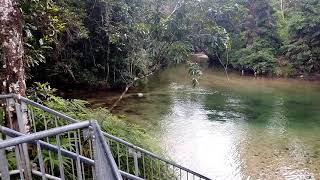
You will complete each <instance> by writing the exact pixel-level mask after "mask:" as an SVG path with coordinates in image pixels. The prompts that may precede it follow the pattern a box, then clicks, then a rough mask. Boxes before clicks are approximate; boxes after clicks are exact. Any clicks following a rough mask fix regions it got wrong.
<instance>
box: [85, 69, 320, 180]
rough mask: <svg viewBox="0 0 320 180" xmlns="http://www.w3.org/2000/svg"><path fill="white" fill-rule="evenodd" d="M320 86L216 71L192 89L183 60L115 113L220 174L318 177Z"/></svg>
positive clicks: (177, 154) (176, 153)
mask: <svg viewBox="0 0 320 180" xmlns="http://www.w3.org/2000/svg"><path fill="white" fill-rule="evenodd" d="M319 90H320V84H319V83H317V82H306V81H301V80H284V79H264V78H257V79H255V78H253V77H241V76H239V75H231V77H230V81H227V80H226V78H225V76H224V75H223V73H221V72H216V71H213V70H205V71H204V74H203V76H202V78H201V80H200V86H199V87H198V88H195V89H194V88H192V87H191V86H190V79H189V78H188V76H187V73H186V70H185V68H184V67H183V66H179V67H174V68H170V69H168V70H165V71H163V72H161V73H159V74H157V75H155V76H154V77H152V78H149V79H148V81H147V82H145V83H144V84H141V85H140V86H139V88H136V89H134V90H132V91H131V92H130V93H129V94H128V95H127V97H126V98H125V99H124V100H123V101H122V102H121V104H120V106H119V107H118V109H117V111H118V112H117V113H118V114H126V115H127V119H128V120H129V121H131V122H133V123H136V124H139V125H141V126H143V127H145V128H146V129H147V130H148V131H149V132H150V133H152V134H153V135H154V137H155V138H156V139H158V141H159V143H160V144H161V146H162V147H163V149H164V150H165V152H166V153H167V154H168V156H169V157H170V158H171V159H172V160H174V161H176V162H177V163H180V164H182V165H184V166H186V167H189V168H191V169H194V170H196V171H198V172H200V173H203V174H205V175H207V176H208V177H211V178H214V179H248V178H249V179H320V93H319V92H320V91H319ZM138 92H139V93H140V92H141V93H144V97H143V98H138V97H137V96H136V93H138ZM87 99H88V100H89V101H91V102H92V103H94V104H101V102H106V101H108V99H110V97H108V96H106V94H105V93H100V94H99V93H96V94H94V95H92V96H91V98H90V97H87Z"/></svg>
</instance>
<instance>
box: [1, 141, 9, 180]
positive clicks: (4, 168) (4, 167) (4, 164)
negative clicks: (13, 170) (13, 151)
mask: <svg viewBox="0 0 320 180" xmlns="http://www.w3.org/2000/svg"><path fill="white" fill-rule="evenodd" d="M0 136H1V135H0ZM0 141H2V139H1V137H0ZM0 173H1V176H0V177H1V179H10V174H9V168H8V161H7V158H6V154H5V151H4V149H0Z"/></svg>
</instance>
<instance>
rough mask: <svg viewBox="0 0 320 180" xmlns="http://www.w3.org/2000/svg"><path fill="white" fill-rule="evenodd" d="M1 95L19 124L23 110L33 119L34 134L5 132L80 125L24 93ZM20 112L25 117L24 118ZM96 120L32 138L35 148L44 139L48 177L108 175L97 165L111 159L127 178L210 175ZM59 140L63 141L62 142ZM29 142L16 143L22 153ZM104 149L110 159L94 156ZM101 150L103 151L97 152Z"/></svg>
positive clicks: (35, 131) (34, 172) (87, 177)
mask: <svg viewBox="0 0 320 180" xmlns="http://www.w3.org/2000/svg"><path fill="white" fill-rule="evenodd" d="M0 99H3V100H5V103H6V111H7V113H8V114H10V113H11V114H12V109H15V112H16V116H17V119H18V122H20V123H18V124H19V127H20V126H23V118H22V117H23V114H26V113H27V117H28V120H29V123H30V130H29V133H31V134H30V135H24V134H25V133H26V130H23V129H21V128H20V129H19V131H20V132H14V133H13V131H12V130H11V133H9V131H10V130H9V129H8V128H4V127H2V131H3V130H4V131H6V132H7V133H5V132H3V133H4V134H6V135H7V136H9V135H10V136H9V137H17V136H22V135H24V137H29V136H31V135H33V134H38V133H47V132H48V131H50V130H56V129H57V128H58V129H59V128H62V129H63V128H64V127H69V126H70V125H72V124H77V125H78V124H79V123H80V121H79V120H76V119H73V118H71V117H69V116H66V115H64V114H62V113H59V112H57V111H55V110H52V109H50V108H48V107H46V106H43V105H41V104H39V103H36V102H34V101H31V100H29V99H27V98H24V97H20V96H18V95H0ZM13 116H14V115H13ZM19 116H20V117H21V118H20V121H19ZM93 122H95V121H89V122H81V123H87V125H88V127H87V128H85V129H82V131H81V129H77V130H72V131H71V132H69V131H68V132H64V133H62V134H55V136H56V137H55V138H52V137H44V138H43V139H42V140H40V141H36V140H32V141H31V144H33V145H34V146H36V147H34V148H38V145H37V143H38V142H39V143H40V148H46V151H45V152H46V153H45V155H46V158H43V159H45V160H44V162H45V166H44V168H45V175H44V176H45V177H47V179H50V178H49V177H52V178H53V177H60V178H61V179H63V178H64V179H81V180H82V179H92V178H93V177H96V176H94V173H96V175H99V174H100V175H101V176H103V177H107V176H105V175H106V174H105V172H104V171H103V172H100V171H97V170H96V171H94V169H96V168H94V167H96V166H98V165H99V166H100V167H104V166H106V164H104V163H106V162H108V163H111V165H110V164H109V167H114V168H115V169H116V170H117V171H118V172H119V174H120V175H121V176H122V177H123V178H124V179H134V180H135V179H152V180H153V179H200V180H201V179H205V180H209V179H210V178H208V177H205V176H203V175H201V174H199V173H197V172H194V171H192V170H190V169H188V168H185V167H183V166H181V165H178V164H176V163H174V162H172V161H169V160H166V159H164V158H162V157H159V156H157V155H155V154H153V153H151V152H149V151H147V150H144V149H142V148H140V147H137V146H135V145H133V144H131V143H128V142H126V141H124V140H122V139H120V138H118V137H115V136H113V135H111V134H108V133H106V132H102V131H100V130H99V126H98V125H97V124H95V123H93ZM89 127H90V128H89ZM88 129H96V130H88ZM92 132H94V133H93V134H94V136H93V137H95V138H96V140H95V142H97V141H98V140H99V141H100V142H99V143H98V144H93V141H92V140H94V139H93V138H90V137H91V136H92V135H90V134H92ZM14 134H15V135H14ZM59 137H63V138H62V139H63V142H61V141H60V140H59ZM8 141H9V140H8ZM53 141H55V143H53V144H52V142H53ZM59 141H60V143H58V142H59ZM65 141H66V142H65ZM101 141H105V142H106V143H103V142H101ZM2 143H4V142H0V149H1V147H2V146H3V145H2V146H1V144H2ZM29 144H30V142H28V145H27V144H26V142H22V143H21V144H19V145H16V147H15V148H13V149H16V150H17V151H18V152H19V153H22V152H24V153H25V155H27V153H28V150H26V149H29V147H27V146H29ZM17 146H18V147H17ZM59 146H60V148H59ZM19 147H20V149H19ZM61 147H62V148H61ZM93 147H95V148H93ZM48 149H49V150H48ZM59 149H60V150H59ZM101 150H105V152H104V153H105V154H107V156H105V157H106V158H107V159H105V161H95V158H96V159H98V160H99V159H101V158H100V157H94V154H99V153H100V154H101V152H100V151H101ZM97 151H98V152H99V153H94V152H97ZM57 153H58V156H57ZM0 154H1V152H0ZM16 154H18V153H16ZM59 157H60V159H59ZM0 158H1V157H0ZM55 158H56V159H55ZM63 158H67V159H68V161H67V162H68V163H65V164H66V165H69V166H68V168H69V169H68V172H71V173H69V175H68V176H64V177H63V173H62V172H61V169H62V168H61V167H63V165H64V164H63V163H62V165H61V159H63ZM108 158H109V159H108ZM38 159H39V158H38ZM78 159H79V161H78ZM0 160H1V159H0ZM57 160H58V161H57ZM107 160H108V161H107ZM25 161H26V163H27V164H28V163H31V162H33V161H32V160H31V162H30V160H28V158H26V159H25V160H24V161H22V162H25ZM0 162H1V161H0ZM63 162H65V161H63ZM96 163H98V164H96ZM99 163H100V164H99ZM20 168H21V166H20ZM27 168H28V167H27V166H26V167H25V169H26V171H23V172H30V173H29V175H30V174H32V173H33V174H38V175H39V174H42V175H43V173H41V167H40V166H39V168H38V169H40V171H38V170H37V171H36V170H34V169H35V168H29V169H27ZM79 168H80V170H79ZM42 169H43V168H42ZM90 169H91V171H90ZM78 170H79V171H78ZM0 172H2V169H0ZM59 172H60V176H59ZM10 173H11V174H17V173H20V174H21V171H17V169H12V170H11V171H10V170H9V175H10ZM102 174H104V175H102ZM1 176H2V178H3V177H4V176H3V174H2V175H1ZM10 177H11V176H10ZM62 177H63V178H62ZM80 177H81V178H80ZM102 179H105V178H102Z"/></svg>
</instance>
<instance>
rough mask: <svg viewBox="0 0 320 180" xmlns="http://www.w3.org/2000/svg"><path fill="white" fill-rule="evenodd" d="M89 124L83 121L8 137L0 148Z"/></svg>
mask: <svg viewBox="0 0 320 180" xmlns="http://www.w3.org/2000/svg"><path fill="white" fill-rule="evenodd" d="M89 125H90V122H89V121H83V122H79V123H73V124H70V125H66V126H61V127H56V128H52V129H49V130H46V131H41V132H36V133H32V134H27V135H24V136H19V137H16V138H14V139H8V140H6V141H2V142H1V143H0V149H2V148H5V147H10V146H15V145H18V144H21V143H25V142H30V141H34V140H40V139H42V138H45V137H50V136H54V135H57V134H60V133H63V132H66V131H72V130H76V129H81V128H85V127H89ZM3 129H6V127H3V126H0V131H2V130H3Z"/></svg>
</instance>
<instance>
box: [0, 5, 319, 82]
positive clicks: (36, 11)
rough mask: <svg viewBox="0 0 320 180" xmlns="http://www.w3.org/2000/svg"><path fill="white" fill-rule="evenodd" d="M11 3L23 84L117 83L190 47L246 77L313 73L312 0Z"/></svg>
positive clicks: (315, 31) (315, 25)
mask: <svg viewBox="0 0 320 180" xmlns="http://www.w3.org/2000/svg"><path fill="white" fill-rule="evenodd" d="M12 2H15V1H12ZM17 6H18V8H19V10H20V11H21V16H22V17H21V23H22V36H23V48H24V56H23V59H24V64H25V67H26V78H27V82H33V81H41V82H50V83H51V84H53V85H60V86H61V85H62V84H63V85H64V86H66V85H69V86H73V85H75V84H78V85H86V86H94V87H100V88H105V87H116V88H119V87H124V86H125V85H127V84H130V83H131V82H133V81H134V80H135V79H139V78H141V77H144V76H147V75H148V74H150V73H152V72H154V71H157V70H158V69H160V68H165V67H166V66H169V65H170V64H175V63H182V62H185V61H186V59H187V58H186V57H187V56H188V55H189V54H191V53H197V52H202V53H205V54H206V55H208V56H209V66H210V67H213V66H220V67H224V68H227V67H228V68H229V69H234V70H239V71H240V72H241V71H242V72H243V73H246V74H251V75H269V76H284V77H292V76H297V75H302V74H306V75H310V74H317V73H319V72H320V67H319V66H320V60H319V53H320V50H319V48H320V47H319V46H320V18H319V17H320V16H319V15H320V3H319V1H318V0H223V1H222V0H215V1H212V0H202V1H198V0H130V1H128V0H117V1H116V0H21V1H18V4H17ZM3 51H5V50H4V49H3V50H2V54H3V55H4V54H5V52H3ZM2 59H3V58H2ZM190 67H191V68H194V69H196V68H197V67H196V66H195V65H194V64H190ZM197 72H198V71H197V70H196V71H194V73H193V74H196V73H197ZM191 74H192V73H191Z"/></svg>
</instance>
